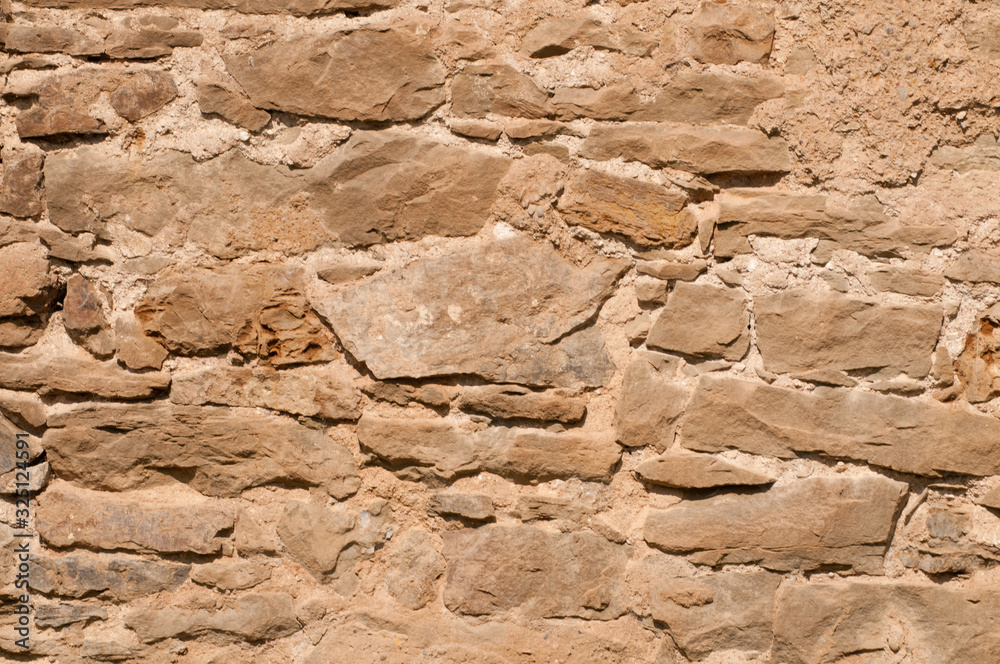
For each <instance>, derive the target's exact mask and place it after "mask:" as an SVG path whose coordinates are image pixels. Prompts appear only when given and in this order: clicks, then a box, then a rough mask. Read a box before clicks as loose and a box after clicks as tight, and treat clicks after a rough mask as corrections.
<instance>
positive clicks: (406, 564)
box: [386, 530, 445, 609]
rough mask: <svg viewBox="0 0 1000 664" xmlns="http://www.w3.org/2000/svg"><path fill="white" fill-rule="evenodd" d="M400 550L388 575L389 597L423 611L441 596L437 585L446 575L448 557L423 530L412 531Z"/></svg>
mask: <svg viewBox="0 0 1000 664" xmlns="http://www.w3.org/2000/svg"><path fill="white" fill-rule="evenodd" d="M396 547H397V548H396V550H395V551H394V552H393V555H392V558H391V560H390V562H389V572H388V574H387V575H386V586H387V588H388V590H389V594H390V595H392V596H393V597H395V598H396V600H398V601H399V603H400V604H402V605H403V606H405V607H407V608H409V609H421V608H423V607H425V606H427V603H428V602H430V601H431V600H432V599H434V598H435V597H436V596H437V586H436V585H435V582H436V581H437V579H438V578H439V577H440V576H441V575H442V574H444V569H445V566H444V557H443V556H442V555H441V554H440V553H438V552H437V551H436V550H435V549H434V547H433V546H432V538H431V536H430V535H429V534H428V533H427V532H425V531H423V530H411V531H409V532H408V533H406V534H405V535H403V536H402V538H400V541H399V542H397V543H396Z"/></svg>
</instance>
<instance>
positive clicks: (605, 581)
mask: <svg viewBox="0 0 1000 664" xmlns="http://www.w3.org/2000/svg"><path fill="white" fill-rule="evenodd" d="M442 536H443V538H444V557H445V560H446V561H447V566H448V572H447V576H446V583H445V589H444V603H445V606H447V607H448V608H449V609H450V610H451V611H453V612H455V613H459V614H463V615H472V616H482V615H497V614H503V613H506V612H507V611H510V610H512V609H519V612H520V613H521V615H524V616H526V617H530V618H562V617H579V618H589V619H598V620H610V619H614V618H616V617H618V616H619V615H621V614H622V613H623V612H624V611H625V609H626V606H625V604H624V597H623V596H622V595H623V591H624V585H625V584H624V579H623V576H624V573H625V565H626V563H627V562H628V559H629V557H630V556H631V554H632V550H631V548H630V547H626V546H620V545H617V544H612V543H611V542H609V541H608V540H606V539H604V538H603V537H601V536H600V535H595V534H594V533H592V532H589V531H582V532H576V533H571V534H562V533H551V532H548V531H544V530H540V529H538V528H534V527H532V526H524V525H521V526H500V525H487V526H483V527H481V528H475V529H463V530H457V531H456V530H450V531H445V532H443V533H442Z"/></svg>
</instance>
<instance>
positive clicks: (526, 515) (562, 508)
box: [514, 496, 594, 521]
mask: <svg viewBox="0 0 1000 664" xmlns="http://www.w3.org/2000/svg"><path fill="white" fill-rule="evenodd" d="M514 513H515V514H516V515H517V517H518V518H519V519H521V521H552V520H555V519H561V520H566V521H580V520H582V519H585V518H586V517H588V516H590V515H591V514H593V513H594V510H593V509H591V508H590V507H589V506H581V505H579V504H577V501H571V500H569V499H568V498H555V497H552V496H518V498H517V506H516V507H515V508H514Z"/></svg>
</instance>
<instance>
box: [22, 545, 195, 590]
mask: <svg viewBox="0 0 1000 664" xmlns="http://www.w3.org/2000/svg"><path fill="white" fill-rule="evenodd" d="M31 565H32V569H31V576H30V579H29V583H30V585H31V588H32V589H34V590H37V591H38V592H40V593H44V594H46V595H57V596H61V597H84V596H87V595H91V594H94V593H98V594H101V595H105V594H106V595H107V596H110V597H112V598H114V599H116V600H119V601H128V600H132V599H137V598H139V597H145V596H146V595H152V594H154V593H158V592H161V591H164V590H176V589H177V588H178V587H180V585H181V584H182V583H184V581H185V580H186V579H187V577H188V570H189V569H190V567H191V566H190V565H183V564H179V563H171V562H165V561H161V560H145V559H143V558H133V557H131V556H124V555H109V554H100V555H97V554H90V553H77V554H72V555H67V556H52V555H34V556H32V558H31Z"/></svg>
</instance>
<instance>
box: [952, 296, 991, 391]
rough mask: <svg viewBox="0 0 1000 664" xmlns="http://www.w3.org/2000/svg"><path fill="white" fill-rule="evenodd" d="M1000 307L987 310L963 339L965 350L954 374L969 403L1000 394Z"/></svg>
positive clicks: (959, 358) (958, 360)
mask: <svg viewBox="0 0 1000 664" xmlns="http://www.w3.org/2000/svg"><path fill="white" fill-rule="evenodd" d="M998 360H1000V307H997V306H996V305H994V306H993V307H991V308H989V309H987V310H986V311H985V312H984V313H983V315H982V316H981V317H980V318H979V320H977V321H976V323H975V325H974V326H973V329H972V331H971V332H969V334H967V335H966V337H965V348H963V349H962V352H961V354H960V355H959V356H958V359H957V360H956V361H955V371H956V373H957V374H958V377H959V380H961V381H962V386H963V387H964V388H965V398H966V399H968V400H969V402H971V403H982V402H984V401H989V400H990V399H992V398H993V397H995V396H997V395H998V394H1000V366H998Z"/></svg>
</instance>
